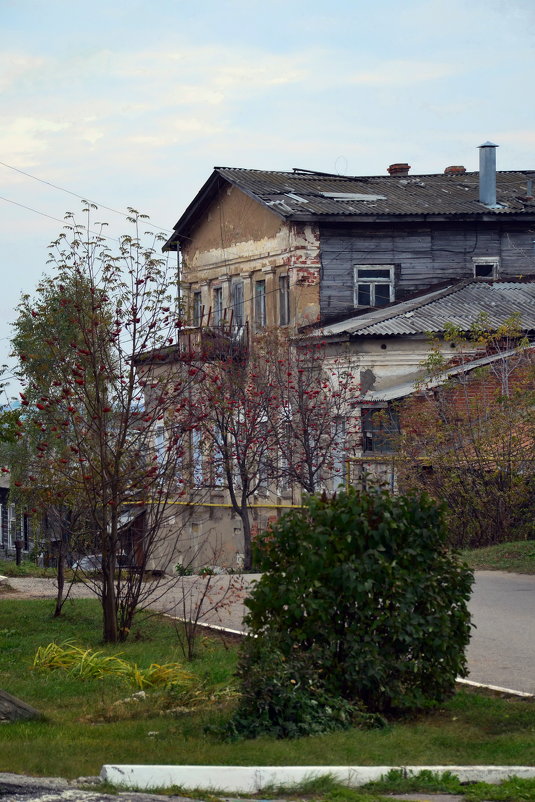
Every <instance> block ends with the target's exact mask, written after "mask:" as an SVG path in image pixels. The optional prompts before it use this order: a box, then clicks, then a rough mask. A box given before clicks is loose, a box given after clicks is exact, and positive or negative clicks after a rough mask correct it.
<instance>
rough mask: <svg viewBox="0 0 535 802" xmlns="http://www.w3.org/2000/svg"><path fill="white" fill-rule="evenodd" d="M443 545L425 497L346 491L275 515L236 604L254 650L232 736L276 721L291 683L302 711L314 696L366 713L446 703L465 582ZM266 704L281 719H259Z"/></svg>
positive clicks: (463, 638)
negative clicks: (248, 589)
mask: <svg viewBox="0 0 535 802" xmlns="http://www.w3.org/2000/svg"><path fill="white" fill-rule="evenodd" d="M445 543H446V530H445V525H444V522H443V515H442V511H441V509H440V508H439V507H438V506H437V505H436V503H435V502H433V501H432V500H431V499H430V498H429V497H428V496H426V495H407V496H392V495H391V494H389V493H388V492H386V491H381V490H379V491H371V492H356V491H355V490H353V489H351V490H349V491H348V492H341V493H339V494H338V495H337V496H335V497H334V498H333V499H325V498H318V497H310V498H309V499H308V501H307V502H306V508H305V509H304V510H299V511H291V512H290V513H288V514H286V515H285V516H283V517H282V518H281V519H280V520H279V521H278V522H277V523H276V524H275V525H274V526H273V527H272V528H271V529H270V530H269V531H268V532H266V533H265V534H264V535H263V536H261V537H260V539H259V540H258V541H257V546H256V551H257V553H256V560H257V564H258V565H259V567H260V569H261V570H262V571H263V572H264V575H263V577H262V578H261V579H260V580H259V582H258V583H257V584H256V586H255V588H254V591H253V593H252V595H251V596H250V598H249V599H248V600H247V602H246V604H247V606H248V608H249V614H248V616H247V618H246V623H247V624H248V626H249V628H250V630H251V633H252V634H253V635H254V636H256V637H257V644H256V645H254V643H253V639H252V638H251V639H249V643H248V644H246V646H245V649H244V652H243V656H242V663H241V667H240V672H239V675H240V678H241V683H242V692H243V693H244V697H243V703H242V705H241V708H240V711H239V720H236V722H235V723H236V725H237V729H238V730H239V729H240V728H241V731H243V732H250V731H251V728H252V727H253V725H252V724H250V725H247V724H246V719H247V717H249V721H250V722H253V721H258V719H260V720H262V721H264V720H265V719H266V716H267V718H268V719H269V721H270V722H271V721H272V720H273V719H276V718H277V716H279V718H280V720H281V721H282V722H284V721H286V720H287V719H288V718H289V716H290V714H289V710H290V708H291V705H292V700H295V698H296V697H295V694H294V693H293V691H292V690H291V688H292V687H293V686H295V687H299V688H300V689H301V691H302V692H303V693H305V692H306V694H307V698H308V700H307V704H311V703H312V700H313V699H314V698H320V697H318V696H316V697H315V696H314V694H315V693H316V694H318V693H319V694H320V696H321V694H324V695H325V698H326V699H329V700H338V702H339V703H341V701H342V700H343V701H344V702H345V703H349V705H350V706H351V710H365V711H367V712H368V713H385V712H386V713H389V712H396V711H404V710H414V709H421V708H425V707H428V706H430V705H431V704H433V703H436V702H441V701H443V700H444V699H445V698H447V697H448V696H449V695H450V694H451V693H452V692H453V689H454V683H455V678H456V677H457V676H459V675H460V676H465V675H466V661H465V656H464V650H465V647H466V645H467V643H468V640H469V636H470V617H469V613H468V609H467V600H468V598H469V595H470V589H471V584H472V574H471V571H470V570H469V568H468V567H467V566H466V565H464V564H460V563H459V562H458V561H457V559H456V557H455V555H453V554H452V553H451V552H449V551H448V550H447V548H446V546H445ZM266 650H267V651H268V653H267V654H266ZM269 652H271V668H270V670H268V671H266V666H268V667H269V661H270V657H269ZM279 686H280V687H279ZM314 688H317V689H318V690H317V691H314V690H313V689H314ZM269 698H272V699H276V700H277V704H278V705H280V709H281V712H276V711H275V712H273V711H271V710H270V712H269V713H266V709H267V706H266V702H265V700H266V699H269ZM299 705H300V708H299V710H302V707H303V705H304V702H301V701H300V702H299ZM272 707H273V706H272ZM245 708H247V709H245ZM345 712H346V713H347V712H348V711H345ZM296 715H297V714H296ZM299 715H301V714H299ZM337 716H338V714H335V715H334V718H335V719H336V717H337ZM305 718H306V716H305ZM338 718H339V719H340V720H342V719H344V716H338ZM270 726H271V727H272V724H270ZM314 726H315V725H314ZM265 731H267V730H265ZM271 731H272V729H271ZM283 731H284V732H286V731H287V728H285V725H283V726H281V732H283ZM301 734H304V733H301Z"/></svg>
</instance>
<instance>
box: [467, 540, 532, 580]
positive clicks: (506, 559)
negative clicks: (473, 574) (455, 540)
mask: <svg viewBox="0 0 535 802" xmlns="http://www.w3.org/2000/svg"><path fill="white" fill-rule="evenodd" d="M461 556H462V558H463V559H464V560H466V562H467V563H468V565H469V566H470V567H471V568H473V569H474V571H511V572H514V573H518V574H535V540H519V541H517V542H515V543H500V544H498V545H496V546H487V547H486V548H483V549H471V550H467V551H463V552H462V554H461Z"/></svg>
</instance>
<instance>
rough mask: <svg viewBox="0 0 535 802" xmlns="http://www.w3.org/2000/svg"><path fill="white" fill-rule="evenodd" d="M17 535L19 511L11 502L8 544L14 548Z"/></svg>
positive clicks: (8, 514) (8, 511) (8, 512)
mask: <svg viewBox="0 0 535 802" xmlns="http://www.w3.org/2000/svg"><path fill="white" fill-rule="evenodd" d="M13 535H15V538H16V536H17V511H16V509H15V505H14V504H9V505H8V508H7V546H8V548H9V549H12V548H13V547H14V546H13V543H14V540H15V538H14V537H13Z"/></svg>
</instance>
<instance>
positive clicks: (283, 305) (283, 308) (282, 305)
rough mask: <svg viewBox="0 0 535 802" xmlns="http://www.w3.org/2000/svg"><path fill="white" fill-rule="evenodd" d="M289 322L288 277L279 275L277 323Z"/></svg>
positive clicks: (285, 323) (285, 324)
mask: <svg viewBox="0 0 535 802" xmlns="http://www.w3.org/2000/svg"><path fill="white" fill-rule="evenodd" d="M289 322H290V279H289V277H288V276H279V324H280V325H281V326H287V325H288V323H289Z"/></svg>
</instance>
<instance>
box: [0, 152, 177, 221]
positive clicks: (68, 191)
mask: <svg viewBox="0 0 535 802" xmlns="http://www.w3.org/2000/svg"><path fill="white" fill-rule="evenodd" d="M0 164H1V165H2V167H7V168H8V170H14V172H16V173H20V174H21V175H25V176H27V178H32V179H33V180H34V181H39V183H40V184H46V186H48V187H52V188H53V189H59V190H60V192H66V193H67V194H68V195H72V196H73V197H75V198H79V199H80V200H83V201H87V202H88V203H94V204H95V205H96V206H98V207H99V209H106V210H107V211H108V212H113V213H114V214H120V215H121V217H126V218H128V217H129V216H130V215H128V214H126V213H125V212H120V211H119V210H118V209H113V208H112V207H111V206H105V205H104V204H103V203H98V202H97V201H92V200H89V199H88V198H85V197H84V196H83V195H78V193H77V192H71V190H70V189H65V187H60V186H59V184H53V183H52V182H51V181H45V180H44V179H43V178H38V177H37V176H36V175H32V174H31V173H28V172H26V171H25V170H20V169H19V168H18V167H13V165H12V164H6V162H3V161H0ZM14 202H15V201H13V203H14ZM19 205H21V204H19ZM25 208H27V207H25ZM40 214H42V213H41V212H40ZM53 219H55V218H53ZM145 224H146V225H148V226H151V227H152V228H156V229H158V230H161V231H167V232H169V233H172V232H171V229H170V228H166V227H165V226H157V225H156V224H155V223H149V222H148V221H145Z"/></svg>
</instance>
